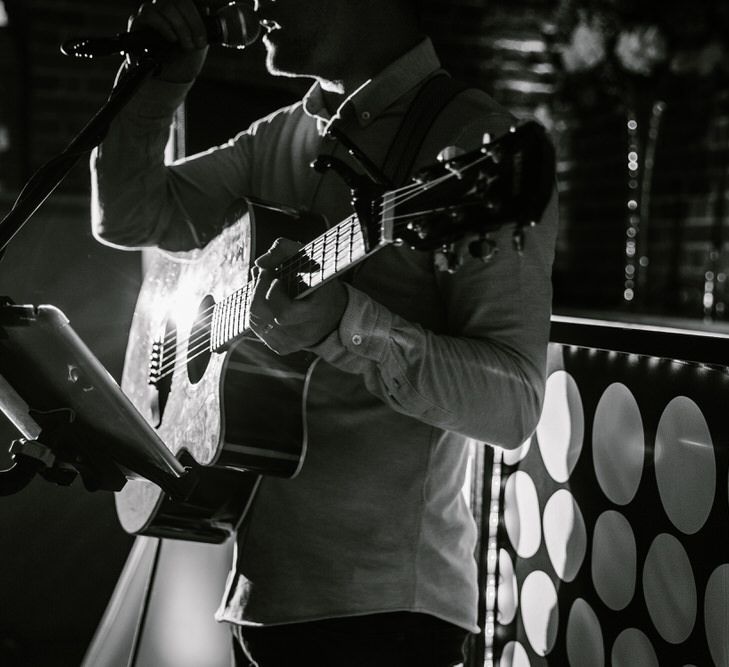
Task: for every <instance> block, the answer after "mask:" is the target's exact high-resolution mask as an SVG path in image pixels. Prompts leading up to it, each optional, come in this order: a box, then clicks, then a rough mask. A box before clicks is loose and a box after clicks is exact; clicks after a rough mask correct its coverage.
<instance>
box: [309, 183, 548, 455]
mask: <svg viewBox="0 0 729 667" xmlns="http://www.w3.org/2000/svg"><path fill="white" fill-rule="evenodd" d="M556 230H557V202H556V195H555V196H553V198H552V201H551V202H550V204H549V206H548V208H547V209H546V211H545V213H544V215H543V219H542V221H541V223H540V224H539V225H537V226H536V227H534V228H531V229H529V230H527V237H526V245H525V248H524V251H523V252H522V253H521V254H520V253H518V252H517V251H516V250H515V249H514V248H513V244H512V239H511V235H512V231H513V226H511V227H509V226H505V227H503V228H502V229H501V230H500V231H499V232H498V233H497V234H496V235H495V240H496V242H497V243H498V247H499V252H498V253H497V254H496V255H495V257H494V258H493V259H492V260H491V261H490V262H489V263H486V264H485V263H483V262H482V261H480V260H477V259H468V260H467V261H466V262H465V263H464V264H463V266H461V268H460V269H459V270H458V271H456V272H455V273H453V274H449V273H438V274H437V280H438V282H439V289H440V291H441V295H442V299H443V302H444V304H445V306H446V318H447V325H446V333H445V334H436V333H434V332H432V331H429V330H427V329H425V328H423V327H422V326H420V325H418V324H415V323H412V322H408V321H407V320H405V319H404V318H402V317H400V316H398V315H397V314H394V313H392V312H391V311H389V310H388V309H387V308H385V307H383V306H382V305H380V304H378V303H377V302H376V301H374V300H373V299H371V298H370V297H369V296H367V295H365V294H363V293H362V292H360V291H358V290H356V289H355V288H353V287H351V286H349V285H348V286H347V289H348V290H349V303H348V306H347V309H346V311H345V313H344V316H343V318H342V320H341V323H340V325H339V327H338V329H337V330H336V331H334V332H333V333H332V334H331V335H330V336H328V337H327V338H326V339H325V340H324V341H322V343H320V344H319V345H318V346H316V347H315V348H313V349H312V351H313V352H315V353H316V354H318V355H320V356H321V357H322V358H323V359H324V360H325V361H327V362H329V363H330V364H332V365H334V366H335V367H337V368H339V369H340V370H343V371H347V372H350V373H358V374H361V375H362V376H363V378H364V382H365V384H366V386H367V388H368V389H369V390H370V391H371V392H372V393H373V394H375V395H377V396H379V397H380V398H381V399H382V400H383V401H385V402H386V403H387V404H388V405H389V406H391V407H392V408H393V409H394V410H396V411H398V412H401V413H404V414H407V415H409V416H412V417H414V418H416V419H419V420H421V421H423V422H426V423H428V424H431V425H433V426H436V427H439V428H442V429H445V430H450V431H455V432H457V433H461V434H463V435H466V436H468V437H471V438H474V439H477V440H480V441H483V442H487V443H489V444H492V445H498V446H500V447H504V448H514V447H518V446H519V445H521V444H522V443H523V442H524V441H525V440H526V439H527V438H528V437H529V436H530V435H531V433H532V432H533V430H534V428H535V427H536V424H537V421H538V419H539V415H540V412H541V406H542V402H543V397H544V382H545V374H546V351H547V343H548V339H549V326H550V311H551V296H552V288H551V279H550V276H551V265H552V260H553V248H554V242H555V236H556Z"/></svg>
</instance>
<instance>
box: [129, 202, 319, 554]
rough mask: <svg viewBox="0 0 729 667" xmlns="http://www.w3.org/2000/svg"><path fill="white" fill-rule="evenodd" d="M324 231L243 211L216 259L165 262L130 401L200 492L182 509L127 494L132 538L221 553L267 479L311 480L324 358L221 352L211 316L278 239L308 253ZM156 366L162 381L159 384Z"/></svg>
mask: <svg viewBox="0 0 729 667" xmlns="http://www.w3.org/2000/svg"><path fill="white" fill-rule="evenodd" d="M323 229H325V226H324V223H323V220H322V219H321V218H318V217H315V216H304V215H299V214H292V212H291V211H284V210H281V209H274V208H271V207H267V206H264V205H261V204H255V203H252V202H250V201H244V200H239V201H237V202H235V203H234V204H233V206H231V208H230V209H229V211H228V215H227V216H226V219H225V227H224V229H223V231H222V232H221V233H220V234H219V235H218V236H216V237H215V238H214V239H213V240H212V241H211V242H210V243H209V244H208V245H207V246H206V247H205V248H203V249H201V250H193V251H190V252H187V253H174V254H172V253H164V252H160V251H155V252H154V254H153V256H152V260H151V263H150V265H149V266H148V267H147V269H146V272H145V280H144V283H143V285H142V289H141V291H140V294H139V298H138V301H137V306H136V309H135V312H134V318H133V321H132V326H131V330H130V335H129V343H128V347H127V354H126V360H125V364H124V373H123V377H122V389H123V390H124V391H125V393H126V394H127V395H128V396H129V398H130V399H131V401H132V402H133V403H134V405H135V407H136V408H137V409H138V410H139V411H140V412H141V414H142V415H143V416H144V417H145V419H146V420H147V421H148V422H149V423H150V424H151V425H152V426H153V427H154V428H155V429H156V430H157V432H158V434H159V436H160V438H161V439H162V441H163V442H164V443H165V445H166V446H167V447H168V448H169V449H170V451H172V452H173V453H174V454H175V455H176V456H177V457H178V458H179V459H180V460H181V461H182V462H183V464H185V465H190V466H192V467H194V468H195V469H196V471H197V473H198V476H199V483H198V485H197V487H196V489H195V491H194V492H193V493H192V495H191V496H190V497H189V498H188V499H186V500H185V501H175V502H172V501H171V500H169V499H168V498H166V497H165V494H164V493H163V492H162V491H161V490H160V489H159V487H157V486H156V485H155V484H152V483H151V482H148V481H146V480H141V479H140V480H129V481H128V482H127V484H126V486H125V487H124V489H122V491H120V492H119V493H118V494H116V506H117V513H118V515H119V519H120V522H121V524H122V526H123V527H124V528H125V530H127V531H129V532H131V533H137V534H142V535H154V536H158V537H175V538H181V539H188V540H194V541H203V542H222V541H224V540H225V539H227V538H228V537H229V536H230V534H231V533H232V532H233V531H234V530H235V528H236V527H237V526H238V524H239V523H240V521H241V520H242V518H243V517H244V515H245V513H246V510H247V508H248V507H249V506H250V503H251V501H252V499H253V496H254V494H255V491H256V488H257V486H258V483H259V481H260V475H261V474H271V475H277V476H282V477H293V476H294V475H295V474H296V473H297V472H298V470H299V469H300V467H301V465H302V462H303V458H304V455H305V450H306V423H305V411H304V401H305V396H306V388H307V384H308V377H309V374H310V372H311V370H312V368H313V363H314V359H315V358H314V356H313V355H311V354H309V353H297V354H293V355H287V356H283V357H281V356H278V355H277V354H275V353H274V352H272V351H271V350H269V348H267V347H266V346H265V345H264V344H263V343H262V342H260V340H259V339H258V338H256V337H255V336H254V335H253V334H252V333H248V334H247V335H244V336H243V337H242V338H239V339H238V340H236V341H235V342H234V343H233V344H232V345H231V346H230V347H229V348H228V349H227V350H225V351H221V352H215V351H211V350H210V335H211V334H210V328H211V322H210V320H211V314H212V307H213V306H214V305H215V304H216V303H220V302H223V301H224V300H225V299H226V297H228V296H229V295H230V294H231V293H232V292H234V291H235V290H236V289H237V288H239V287H240V286H241V285H244V284H246V282H247V281H248V279H249V269H250V267H251V265H252V262H253V260H254V259H255V258H256V257H257V256H258V255H260V254H262V253H263V252H265V251H266V250H267V249H268V248H269V247H270V245H271V244H272V243H273V241H274V240H275V239H276V238H277V237H279V236H282V237H286V238H293V239H295V240H301V241H306V240H309V239H311V238H313V237H314V236H315V235H316V234H317V233H320V232H321V231H322V230H323ZM150 366H152V367H156V368H157V369H158V370H159V371H160V372H159V373H158V375H157V376H155V381H154V382H153V383H150V377H151V376H150ZM272 405H275V406H276V408H275V411H274V409H273V408H272V407H271V406H272Z"/></svg>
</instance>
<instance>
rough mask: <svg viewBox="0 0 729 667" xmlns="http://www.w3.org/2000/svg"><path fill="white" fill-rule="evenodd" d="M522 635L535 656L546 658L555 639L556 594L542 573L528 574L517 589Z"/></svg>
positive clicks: (550, 581)
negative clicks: (519, 588) (519, 597)
mask: <svg viewBox="0 0 729 667" xmlns="http://www.w3.org/2000/svg"><path fill="white" fill-rule="evenodd" d="M519 610H520V612H521V620H522V622H523V623H524V632H526V636H527V639H528V640H529V643H530V644H531V645H532V649H534V652H535V653H536V654H537V655H547V653H549V652H550V651H551V650H552V649H553V648H554V642H555V640H556V639H557V628H558V625H559V611H558V609H557V591H556V589H555V588H554V584H553V583H552V580H551V579H550V578H549V575H548V574H547V573H546V572H542V571H541V570H535V571H534V572H530V573H529V575H528V576H527V578H526V579H524V583H523V584H522V586H521V601H520V604H519Z"/></svg>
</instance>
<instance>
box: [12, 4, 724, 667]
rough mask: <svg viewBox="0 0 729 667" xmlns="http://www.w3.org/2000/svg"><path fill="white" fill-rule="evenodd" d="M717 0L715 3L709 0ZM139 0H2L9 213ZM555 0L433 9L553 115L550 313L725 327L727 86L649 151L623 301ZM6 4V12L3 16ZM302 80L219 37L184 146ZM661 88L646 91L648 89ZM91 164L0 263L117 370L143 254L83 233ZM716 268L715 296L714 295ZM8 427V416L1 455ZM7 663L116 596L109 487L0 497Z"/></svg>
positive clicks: (619, 264)
mask: <svg viewBox="0 0 729 667" xmlns="http://www.w3.org/2000/svg"><path fill="white" fill-rule="evenodd" d="M716 2H717V3H718V2H719V0H716ZM136 5H137V3H136V2H134V1H132V0H116V1H110V2H98V1H97V0H25V1H23V0H5V2H4V8H5V13H6V14H7V16H8V22H7V24H6V25H2V24H0V215H4V214H5V212H6V211H7V210H9V209H10V206H11V205H12V202H13V200H14V198H15V196H17V193H18V191H19V188H20V187H21V186H22V184H23V183H24V182H25V180H26V179H27V178H28V177H29V176H30V174H31V173H32V172H33V171H34V170H35V169H37V168H38V167H39V166H40V165H41V164H43V163H44V162H45V161H46V160H48V159H50V158H51V157H52V156H53V155H55V154H56V153H58V152H59V151H60V150H61V149H62V148H63V147H64V146H65V145H66V143H68V141H69V140H70V139H71V138H72V137H73V136H74V135H75V134H76V132H78V131H79V129H80V128H81V127H82V126H83V125H84V124H85V122H86V121H87V120H88V119H89V118H90V116H91V115H92V114H93V113H94V111H95V110H96V109H97V108H98V107H99V106H100V105H101V103H102V102H103V100H104V97H105V95H106V94H107V93H108V90H109V87H110V84H111V81H112V79H113V76H114V72H115V70H116V68H117V66H118V60H116V59H114V58H112V59H110V60H95V61H78V60H70V59H68V58H64V57H63V56H62V55H61V54H60V53H59V50H58V46H59V44H60V43H61V42H63V41H64V40H65V39H67V38H69V37H72V36H80V35H88V34H91V35H94V34H95V35H105V34H113V33H115V32H118V31H119V30H121V29H123V27H124V25H125V20H126V17H127V16H128V15H129V13H130V12H131V11H133V10H134V8H135V7H136ZM556 5H557V3H556V1H549V0H513V1H510V2H508V3H496V2H489V3H486V2H480V1H478V0H450V1H449V2H448V3H444V2H437V3H436V2H426V3H424V6H425V16H424V22H425V25H426V28H428V29H429V31H430V32H431V34H432V35H433V38H434V41H435V43H436V46H437V48H438V51H439V53H440V55H441V57H442V59H443V60H444V62H445V63H446V65H447V66H448V67H449V69H451V70H452V72H453V73H454V74H455V75H457V76H458V77H460V78H462V79H464V80H466V81H467V82H469V83H472V84H473V85H477V86H481V87H483V88H485V89H486V90H489V91H491V92H492V93H493V94H494V96H495V97H496V98H497V99H498V100H499V101H501V102H502V103H504V104H505V105H507V106H508V107H510V108H511V109H513V110H514V111H515V112H516V113H517V114H518V115H519V116H521V117H528V116H530V115H532V114H535V113H536V114H538V115H540V117H544V114H545V113H546V115H547V120H548V122H549V128H550V130H551V132H552V134H553V138H554V140H555V143H556V144H557V148H558V155H559V164H558V169H559V188H560V193H561V202H562V203H561V205H562V228H561V233H560V238H559V244H558V255H557V260H556V265H555V288H556V292H555V310H557V311H558V312H565V313H575V312H578V313H589V314H595V313H599V312H602V313H609V314H610V316H612V317H621V318H628V319H645V318H650V319H651V320H652V321H658V322H670V323H676V322H679V323H682V324H684V325H687V326H692V327H713V328H716V327H719V328H720V327H722V326H723V321H724V318H725V315H726V314H725V311H724V306H723V300H724V291H723V290H724V286H725V284H726V283H725V281H724V276H725V275H726V273H727V269H729V255H727V249H728V248H727V243H726V241H725V240H724V227H725V226H726V224H727V219H726V213H725V211H726V206H725V202H726V201H727V198H728V196H729V192H728V188H727V178H726V176H727V172H729V167H728V166H727V145H728V144H729V140H728V139H727V127H729V95H727V93H726V90H725V89H724V90H723V89H721V88H719V87H713V88H712V87H708V88H707V87H703V88H701V89H698V88H694V87H693V86H692V85H691V83H690V82H688V83H687V82H685V81H684V82H682V83H681V84H680V85H679V84H676V85H674V86H673V87H671V88H670V90H668V91H662V94H664V93H665V95H666V100H667V107H666V112H665V115H664V121H663V125H662V128H661V136H660V140H659V141H658V143H657V147H656V166H655V171H654V186H653V193H652V194H653V198H652V205H651V218H650V223H651V225H650V230H651V231H650V234H646V236H645V239H644V241H645V248H646V254H647V255H648V256H649V258H650V265H649V271H648V273H647V282H646V286H645V288H644V289H643V290H642V291H641V293H640V294H639V295H638V296H639V298H637V299H635V300H634V301H633V302H632V303H626V302H625V300H624V298H623V289H624V281H625V276H624V270H625V230H626V223H625V216H626V214H625V202H626V197H627V190H626V176H625V160H626V152H627V150H628V144H627V138H626V133H625V131H624V128H625V115H624V109H623V107H622V106H621V104H619V103H617V102H616V101H615V99H611V100H606V101H605V102H604V103H602V104H600V105H597V106H595V107H592V108H590V109H584V108H579V107H576V106H575V105H573V104H571V103H570V102H569V101H568V100H564V99H561V98H559V77H558V73H557V72H556V70H555V66H554V59H553V56H552V55H551V54H550V51H549V49H548V48H547V41H548V40H547V38H546V37H545V29H544V25H545V22H549V21H550V20H552V18H553V15H554V11H555V9H556ZM1 15H2V14H0V16H1ZM305 88H306V84H303V85H302V84H301V83H300V82H295V81H291V80H284V79H273V78H271V77H269V76H267V75H266V74H265V72H264V70H263V67H262V57H261V50H260V47H254V48H251V49H250V52H249V53H246V54H240V53H236V52H230V51H225V50H223V49H219V48H216V49H213V50H212V52H211V57H210V59H209V62H208V64H207V65H206V69H205V71H204V73H203V76H202V77H201V79H200V80H199V82H198V83H197V84H196V86H195V88H194V89H193V92H192V93H191V95H190V98H189V101H188V103H187V106H186V109H185V124H186V133H185V134H186V144H187V145H186V151H187V153H192V152H195V151H197V150H200V149H203V148H206V147H208V146H209V145H211V144H215V143H218V142H221V141H223V140H225V139H226V138H228V136H230V135H231V134H232V133H234V132H235V131H237V130H240V129H242V128H244V127H245V126H247V124H248V123H249V122H250V121H251V120H253V119H254V118H256V117H258V116H260V115H262V114H264V113H266V112H268V111H270V110H272V109H274V108H276V107H278V106H281V105H282V104H285V103H288V102H290V101H292V100H294V99H296V97H297V96H299V95H300V94H301V92H302V90H304V89H305ZM649 92H650V91H649ZM88 196H89V194H88V169H87V166H86V163H85V161H82V163H80V164H79V165H77V166H76V167H75V168H74V169H73V171H72V172H71V173H70V174H69V176H68V178H67V179H66V181H65V182H64V183H63V185H62V186H61V187H60V188H59V189H58V190H57V191H56V193H54V195H53V196H52V197H51V198H50V199H49V201H48V202H46V204H45V205H44V206H43V207H42V208H41V209H40V211H39V212H38V213H37V214H36V215H35V216H34V217H33V219H32V221H31V222H30V223H28V224H27V225H26V226H25V228H24V229H23V230H22V232H21V233H20V234H19V235H18V237H16V239H15V240H14V241H13V243H12V244H11V246H10V248H9V250H8V252H7V255H6V257H5V258H4V260H3V261H2V262H0V295H5V296H10V297H12V298H13V299H14V300H15V301H16V302H18V303H36V304H38V303H51V304H54V305H56V306H58V307H60V308H61V309H62V310H63V311H64V312H65V313H66V314H67V316H68V317H69V318H70V320H71V322H72V324H73V326H74V328H75V329H76V330H77V331H78V333H79V334H80V335H81V336H82V338H84V340H85V341H86V342H87V344H88V345H89V346H90V347H91V349H92V350H93V351H94V352H95V353H96V354H97V355H98V357H99V358H100V359H101V361H102V363H104V365H105V366H106V367H107V368H108V369H109V370H110V372H111V373H112V374H113V375H114V376H115V377H116V378H117V379H119V378H120V375H121V368H122V363H123V356H124V349H125V345H126V334H127V331H128V327H129V321H130V318H131V315H132V312H133V308H134V301H135V298H136V293H137V290H138V287H139V283H140V273H141V271H140V256H139V254H138V253H135V252H132V253H125V252H120V251H116V250H112V249H109V248H106V247H103V246H101V245H99V244H97V243H96V242H95V241H94V240H93V239H92V238H91V236H90V232H89V212H88ZM707 271H711V272H712V276H713V280H714V282H713V288H714V299H713V302H712V305H711V307H709V308H707V307H706V304H705V294H706V289H707ZM14 437H15V434H14V431H13V430H12V428H10V427H9V426H8V425H6V424H0V466H4V465H7V461H8V460H7V456H6V455H5V446H4V445H3V444H1V443H8V442H9V441H10V440H11V439H12V438H14ZM0 530H1V531H2V532H1V533H0V534H1V535H2V547H1V548H0V584H1V586H2V588H1V591H2V594H1V595H0V664H3V665H12V664H19V665H30V664H33V665H76V664H78V663H79V661H80V659H81V656H82V655H83V651H84V650H85V648H86V646H87V645H88V642H89V641H90V638H91V635H92V633H93V631H94V629H95V627H96V625H97V624H98V621H99V618H100V616H101V614H102V612H103V610H104V608H105V606H106V603H107V601H108V598H109V595H110V594H111V591H112V589H113V586H114V584H115V582H116V579H117V577H118V575H119V572H120V570H121V567H122V565H123V563H124V561H125V558H126V555H127V553H128V550H129V548H130V545H131V541H132V539H131V538H130V537H129V536H127V535H125V534H124V533H123V532H122V530H121V529H120V528H119V526H118V524H117V523H116V518H115V513H114V508H113V499H112V497H111V496H110V495H109V494H104V493H95V494H91V493H88V492H86V491H84V490H83V488H82V487H81V485H80V484H78V483H76V484H74V485H73V486H72V487H71V488H57V487H54V486H51V485H50V484H48V483H46V482H44V481H40V480H36V481H34V482H33V483H32V484H31V486H30V487H29V488H27V489H25V490H24V491H23V492H21V493H18V494H17V495H14V496H10V497H6V498H0Z"/></svg>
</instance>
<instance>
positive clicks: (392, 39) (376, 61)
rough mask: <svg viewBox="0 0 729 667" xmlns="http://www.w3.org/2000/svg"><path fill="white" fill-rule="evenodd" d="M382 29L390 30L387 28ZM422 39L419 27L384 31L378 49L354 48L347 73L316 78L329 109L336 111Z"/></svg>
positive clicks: (332, 111)
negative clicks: (393, 31) (340, 75)
mask: <svg viewBox="0 0 729 667" xmlns="http://www.w3.org/2000/svg"><path fill="white" fill-rule="evenodd" d="M383 32H384V33H388V32H389V31H388V30H386V29H385V30H384V31H383ZM423 39H424V35H423V34H422V33H421V32H420V31H418V30H416V29H411V30H408V31H407V32H403V31H398V33H397V34H389V35H388V34H383V35H382V39H381V41H380V42H379V44H380V46H378V48H377V49H371V48H370V49H368V48H362V49H358V50H355V51H354V55H353V57H352V58H351V59H350V62H349V63H347V66H346V67H343V68H342V69H343V71H345V72H346V74H345V75H344V76H342V77H317V80H318V81H319V85H320V86H321V89H322V92H323V96H324V103H325V104H326V106H327V109H328V110H329V111H330V112H331V113H334V112H335V111H336V110H337V109H338V108H339V107H340V106H341V105H342V103H343V102H344V101H345V100H346V99H347V98H348V97H349V96H351V95H352V94H354V93H355V92H356V91H357V90H358V89H359V88H361V87H362V86H363V85H364V84H365V83H366V82H367V81H368V80H370V79H372V78H374V77H375V76H377V75H378V74H379V73H380V72H382V70H384V69H385V68H386V67H387V66H388V65H390V64H391V63H393V62H394V61H395V60H397V59H398V58H400V57H401V56H403V55H405V54H406V53H407V52H408V51H410V50H411V49H412V48H413V47H415V46H416V45H417V44H418V43H419V42H420V41H422V40H423ZM382 45H384V47H383V46H382Z"/></svg>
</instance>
